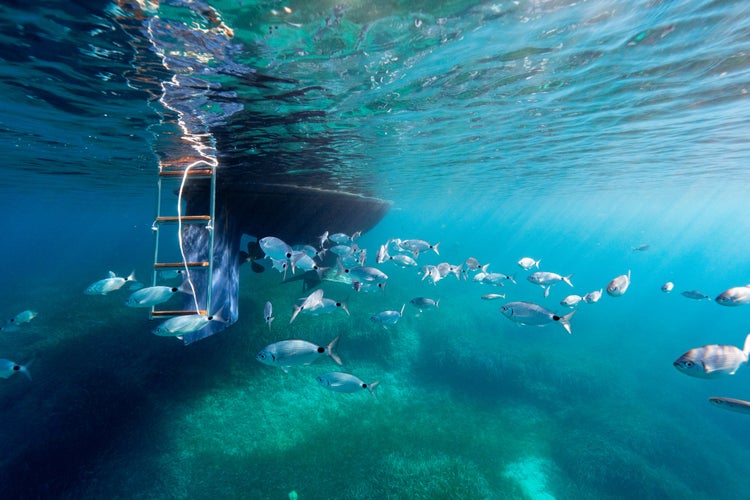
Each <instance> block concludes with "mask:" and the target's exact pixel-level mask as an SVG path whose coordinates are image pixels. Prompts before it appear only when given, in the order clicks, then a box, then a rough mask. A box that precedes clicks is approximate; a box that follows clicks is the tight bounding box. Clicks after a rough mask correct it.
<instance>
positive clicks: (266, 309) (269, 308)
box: [263, 301, 276, 330]
mask: <svg viewBox="0 0 750 500" xmlns="http://www.w3.org/2000/svg"><path fill="white" fill-rule="evenodd" d="M263 319H265V320H266V324H267V325H268V329H269V330H270V329H271V323H273V320H274V319H276V318H274V317H273V305H272V304H271V301H266V304H265V305H264V306H263Z"/></svg>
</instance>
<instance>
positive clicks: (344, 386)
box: [315, 372, 380, 399]
mask: <svg viewBox="0 0 750 500" xmlns="http://www.w3.org/2000/svg"><path fill="white" fill-rule="evenodd" d="M315 380H317V381H318V383H319V384H320V385H322V386H323V387H325V388H326V389H329V390H331V391H336V392H359V391H361V390H363V389H367V390H368V391H370V394H372V396H373V397H374V398H375V399H377V396H375V388H376V387H377V386H378V384H380V382H372V383H370V384H366V383H365V382H363V381H362V380H360V379H359V378H358V377H355V376H354V375H352V374H350V373H344V372H329V373H324V374H323V375H320V376H318V377H316V378H315Z"/></svg>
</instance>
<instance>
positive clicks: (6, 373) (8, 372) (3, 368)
mask: <svg viewBox="0 0 750 500" xmlns="http://www.w3.org/2000/svg"><path fill="white" fill-rule="evenodd" d="M33 362H34V360H31V361H28V362H27V363H26V364H25V365H21V364H18V363H16V362H15V361H11V360H9V359H0V378H9V377H11V376H13V375H15V374H16V373H23V374H24V375H26V378H28V379H29V380H31V373H29V367H30V366H31V363H33Z"/></svg>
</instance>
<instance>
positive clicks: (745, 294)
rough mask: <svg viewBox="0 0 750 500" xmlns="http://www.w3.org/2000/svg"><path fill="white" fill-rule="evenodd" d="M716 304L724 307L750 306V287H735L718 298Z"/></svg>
mask: <svg viewBox="0 0 750 500" xmlns="http://www.w3.org/2000/svg"><path fill="white" fill-rule="evenodd" d="M715 300H716V303H717V304H720V305H722V306H741V305H743V304H750V285H745V286H735V287H732V288H730V289H728V290H724V291H723V292H721V293H720V294H719V295H718V296H717V297H716V299H715Z"/></svg>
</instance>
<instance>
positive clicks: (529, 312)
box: [500, 302, 577, 333]
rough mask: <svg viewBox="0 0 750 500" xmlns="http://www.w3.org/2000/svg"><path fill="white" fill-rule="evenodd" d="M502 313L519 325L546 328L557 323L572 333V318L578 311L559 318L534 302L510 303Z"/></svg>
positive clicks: (502, 309) (503, 307)
mask: <svg viewBox="0 0 750 500" xmlns="http://www.w3.org/2000/svg"><path fill="white" fill-rule="evenodd" d="M500 312H502V313H503V315H504V316H505V317H506V318H508V319H509V320H511V321H515V322H516V323H518V324H519V325H530V326H545V325H548V324H550V323H554V322H557V323H560V325H562V327H563V328H565V331H566V332H568V333H572V332H571V330H570V318H572V317H573V315H574V314H575V313H576V312H577V311H571V312H569V313H568V314H566V315H565V316H558V315H557V314H555V313H553V312H552V311H549V310H547V309H545V308H544V307H542V306H540V305H538V304H534V303H533V302H508V303H507V304H505V305H504V306H502V307H501V308H500Z"/></svg>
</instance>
